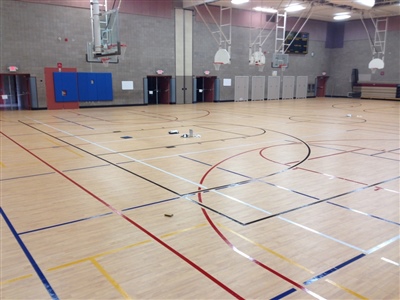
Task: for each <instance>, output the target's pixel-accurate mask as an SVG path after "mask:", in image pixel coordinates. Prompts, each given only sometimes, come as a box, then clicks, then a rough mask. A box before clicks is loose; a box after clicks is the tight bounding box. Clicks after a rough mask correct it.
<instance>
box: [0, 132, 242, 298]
mask: <svg viewBox="0 0 400 300" xmlns="http://www.w3.org/2000/svg"><path fill="white" fill-rule="evenodd" d="M0 133H1V134H2V135H3V136H5V137H6V138H8V139H9V140H10V141H12V142H13V143H14V144H16V145H18V146H19V147H20V148H22V149H23V150H25V151H26V152H28V153H29V154H30V155H32V156H33V157H35V158H36V159H38V160H39V161H41V162H42V163H44V164H45V165H46V166H48V167H49V168H51V169H53V170H54V171H55V172H57V173H58V174H60V175H61V176H63V177H64V178H65V179H67V180H68V181H70V182H71V183H73V184H74V185H76V186H77V187H79V188H80V189H81V190H83V191H84V192H86V193H87V194H89V195H90V196H92V197H93V198H94V199H96V200H97V201H99V202H100V203H102V204H104V205H105V206H107V207H108V208H109V209H110V210H112V211H113V212H114V213H116V214H117V215H119V216H121V217H122V218H124V219H125V220H126V221H128V222H129V223H131V224H132V225H134V226H135V227H136V228H138V229H139V230H141V231H142V232H144V233H145V234H147V235H148V236H150V237H151V238H152V239H153V240H155V241H156V242H158V243H159V244H161V245H162V246H164V247H165V248H167V249H168V250H169V251H171V252H172V253H174V254H175V255H176V256H178V257H179V258H180V259H182V260H183V261H185V262H186V263H188V264H189V265H191V266H192V267H193V268H195V269H196V270H197V271H199V272H200V273H202V274H203V275H205V276H206V277H207V278H208V279H210V280H211V281H213V282H214V283H216V284H217V285H218V286H220V287H221V288H223V289H224V290H225V291H227V292H228V293H230V294H231V295H232V296H234V297H236V298H237V299H243V300H244V299H245V298H243V297H242V296H240V295H239V294H237V293H236V292H234V291H233V290H232V289H230V288H229V287H228V286H226V285H225V284H223V283H222V282H221V281H219V280H218V279H217V278H215V277H214V276H212V275H211V274H209V273H207V272H206V271H205V270H203V269H202V268H201V267H200V266H198V265H197V264H195V263H194V262H192V261H191V260H190V259H188V258H187V257H186V256H184V255H183V254H181V253H180V252H178V251H177V250H175V249H174V248H172V247H171V246H169V245H168V244H167V243H165V242H164V241H162V240H161V239H159V238H158V237H157V236H155V235H154V234H152V233H151V232H150V231H148V230H147V229H145V228H144V227H142V226H140V225H139V224H138V223H136V222H135V221H133V220H132V219H130V218H129V217H127V216H126V215H124V214H123V213H122V212H121V211H119V210H117V209H116V208H115V207H113V206H112V205H110V204H109V203H107V202H106V201H104V200H103V199H101V198H100V197H99V196H96V195H95V194H94V193H92V192H91V191H89V190H88V189H86V188H85V187H84V186H82V185H80V184H79V183H78V182H76V181H75V180H73V179H72V178H70V177H68V176H67V175H65V174H64V173H63V172H61V171H60V170H58V169H57V168H55V167H54V166H52V165H51V164H50V163H48V162H46V161H45V160H43V159H42V158H40V157H39V156H37V155H36V154H34V153H33V152H31V151H30V150H28V149H27V148H25V147H24V146H22V145H21V144H19V143H18V142H16V141H15V140H13V139H12V138H10V137H9V136H8V135H6V134H4V133H3V132H1V131H0Z"/></svg>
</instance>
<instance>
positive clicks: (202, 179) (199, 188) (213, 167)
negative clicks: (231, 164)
mask: <svg viewBox="0 0 400 300" xmlns="http://www.w3.org/2000/svg"><path fill="white" fill-rule="evenodd" d="M266 148H268V147H263V148H258V149H260V151H263V150H264V149H266ZM258 149H252V150H247V151H244V152H241V153H238V154H235V155H232V156H230V157H228V158H225V159H223V160H221V161H220V162H218V163H216V164H215V165H213V166H212V167H211V168H209V169H208V170H207V172H206V173H204V175H203V177H202V178H201V180H200V184H203V182H204V179H206V177H207V176H208V174H210V172H211V171H212V170H214V169H215V168H216V167H218V166H219V165H220V164H222V163H223V162H225V161H227V160H230V159H231V158H234V157H236V156H240V155H242V154H245V153H249V152H252V151H256V150H258ZM197 190H199V191H200V190H202V188H201V187H200V186H199V187H198V188H197ZM200 198H201V197H200ZM199 200H200V199H199ZM200 202H201V200H200Z"/></svg>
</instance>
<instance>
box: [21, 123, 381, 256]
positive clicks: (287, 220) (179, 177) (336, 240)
mask: <svg viewBox="0 0 400 300" xmlns="http://www.w3.org/2000/svg"><path fill="white" fill-rule="evenodd" d="M28 119H30V120H32V121H34V122H36V123H39V124H42V125H44V126H46V127H49V128H52V129H54V130H57V131H59V132H62V133H64V134H67V135H69V136H72V137H75V138H77V139H80V140H82V141H85V142H87V143H89V144H92V145H95V146H97V147H100V148H102V149H104V150H106V151H110V152H112V153H115V154H118V155H120V156H123V157H125V158H127V159H129V160H132V161H134V162H137V163H140V164H143V165H145V166H147V167H150V168H153V169H155V170H157V171H160V172H163V173H165V174H167V175H170V176H173V177H175V178H177V179H180V180H183V181H186V182H189V183H191V184H193V185H195V186H197V187H201V188H203V189H208V188H207V187H206V186H203V185H201V184H198V183H195V182H193V181H191V180H188V179H185V178H183V177H181V176H178V175H175V174H173V173H170V172H167V171H165V170H163V169H160V168H157V167H155V166H152V165H150V164H147V163H145V162H143V161H140V160H137V159H135V158H133V157H130V156H128V155H125V154H122V153H118V152H117V151H115V150H112V149H109V148H107V147H104V146H101V145H99V144H97V143H93V142H91V141H89V140H86V139H84V138H81V137H79V136H76V135H74V134H71V133H69V132H67V131H64V130H61V129H58V128H56V127H53V126H50V125H48V124H45V123H43V122H40V121H37V120H35V119H31V118H28ZM211 191H213V192H217V191H215V190H211ZM217 193H218V194H220V195H223V196H225V197H227V198H229V196H227V195H224V194H222V193H220V192H217ZM239 201H240V200H239ZM243 203H245V202H243ZM246 205H248V206H250V207H251V205H250V204H246ZM267 213H268V212H267ZM269 214H270V213H269ZM278 218H279V219H281V220H283V221H286V222H288V223H291V224H293V225H296V226H298V227H301V228H303V229H306V230H308V231H310V232H313V233H316V234H318V235H320V236H322V237H325V238H328V239H330V240H333V241H335V242H337V243H340V244H342V245H345V246H347V247H350V248H353V249H356V250H358V251H360V252H362V253H365V250H363V249H361V248H358V247H356V246H353V245H351V244H348V243H346V242H343V241H341V240H338V239H336V238H334V237H331V236H329V235H326V234H323V233H321V232H318V231H316V230H314V229H311V228H309V227H306V226H304V225H301V224H298V223H296V222H293V221H290V220H289V219H286V218H283V217H278ZM382 247H383V246H382Z"/></svg>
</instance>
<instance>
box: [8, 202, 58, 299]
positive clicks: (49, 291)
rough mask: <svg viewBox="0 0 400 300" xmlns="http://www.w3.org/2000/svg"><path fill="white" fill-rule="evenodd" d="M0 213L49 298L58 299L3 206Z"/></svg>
mask: <svg viewBox="0 0 400 300" xmlns="http://www.w3.org/2000/svg"><path fill="white" fill-rule="evenodd" d="M0 214H1V215H2V216H3V218H4V221H5V222H6V223H7V225H8V228H9V229H10V230H11V232H12V234H13V235H14V238H15V239H16V240H17V242H18V244H19V246H20V247H21V249H22V251H23V252H24V253H25V255H26V257H27V258H28V260H29V262H30V263H31V265H32V267H33V268H34V270H35V272H36V274H37V275H38V276H39V278H40V280H41V281H42V283H43V285H44V287H45V288H46V290H47V292H48V293H49V295H50V297H51V299H53V300H58V299H59V298H58V296H57V294H56V292H55V291H54V290H53V288H52V287H51V285H50V283H49V282H48V280H47V279H46V276H44V274H43V272H42V270H41V269H40V268H39V266H38V264H37V263H36V261H35V259H34V258H33V256H32V255H31V253H30V252H29V250H28V248H26V246H25V244H24V242H23V241H22V239H21V238H20V237H19V236H18V233H17V232H16V231H15V228H14V226H13V225H12V224H11V222H10V220H9V219H8V217H7V215H6V213H5V212H4V211H3V208H1V207H0Z"/></svg>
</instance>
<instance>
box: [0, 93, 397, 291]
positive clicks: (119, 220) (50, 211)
mask: <svg viewBox="0 0 400 300" xmlns="http://www.w3.org/2000/svg"><path fill="white" fill-rule="evenodd" d="M398 116H399V107H398V104H397V103H396V102H391V101H372V100H364V101H363V100H353V101H352V100H348V99H328V98H325V99H319V98H316V99H312V100H295V101H285V102H281V101H270V102H259V101H257V102H231V103H221V104H206V103H202V104H198V105H189V106H187V105H185V106H147V107H129V108H97V109H84V110H78V111H77V110H63V111H36V112H29V111H14V112H12V113H7V114H5V113H3V114H2V117H1V120H2V159H1V168H2V199H3V203H2V210H1V213H2V217H3V221H2V223H3V225H2V228H4V229H5V228H9V230H3V231H2V232H3V236H2V241H3V242H2V255H3V266H2V273H3V278H6V280H4V281H2V285H1V287H2V298H3V299H29V298H35V299H39V298H40V299H48V298H53V299H55V298H60V299H88V298H92V299H109V298H110V299H111V298H113V299H120V298H125V299H152V298H154V299H156V298H157V299H232V298H238V299H282V298H285V299H313V298H316V299H356V298H360V299H395V298H396V297H397V295H398V292H399V289H398V275H399V273H398V272H399V265H398V262H399V251H398V249H399V238H400V235H399V225H400V224H399V209H398V208H399V202H398V200H399V164H398V160H399V139H398V137H399V126H398ZM173 130H176V131H178V133H176V134H170V131H173ZM189 132H191V133H192V134H191V135H189ZM185 134H186V135H185ZM182 136H187V137H182ZM365 274H367V276H365ZM361 276H363V277H362V278H363V280H359V278H361Z"/></svg>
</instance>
